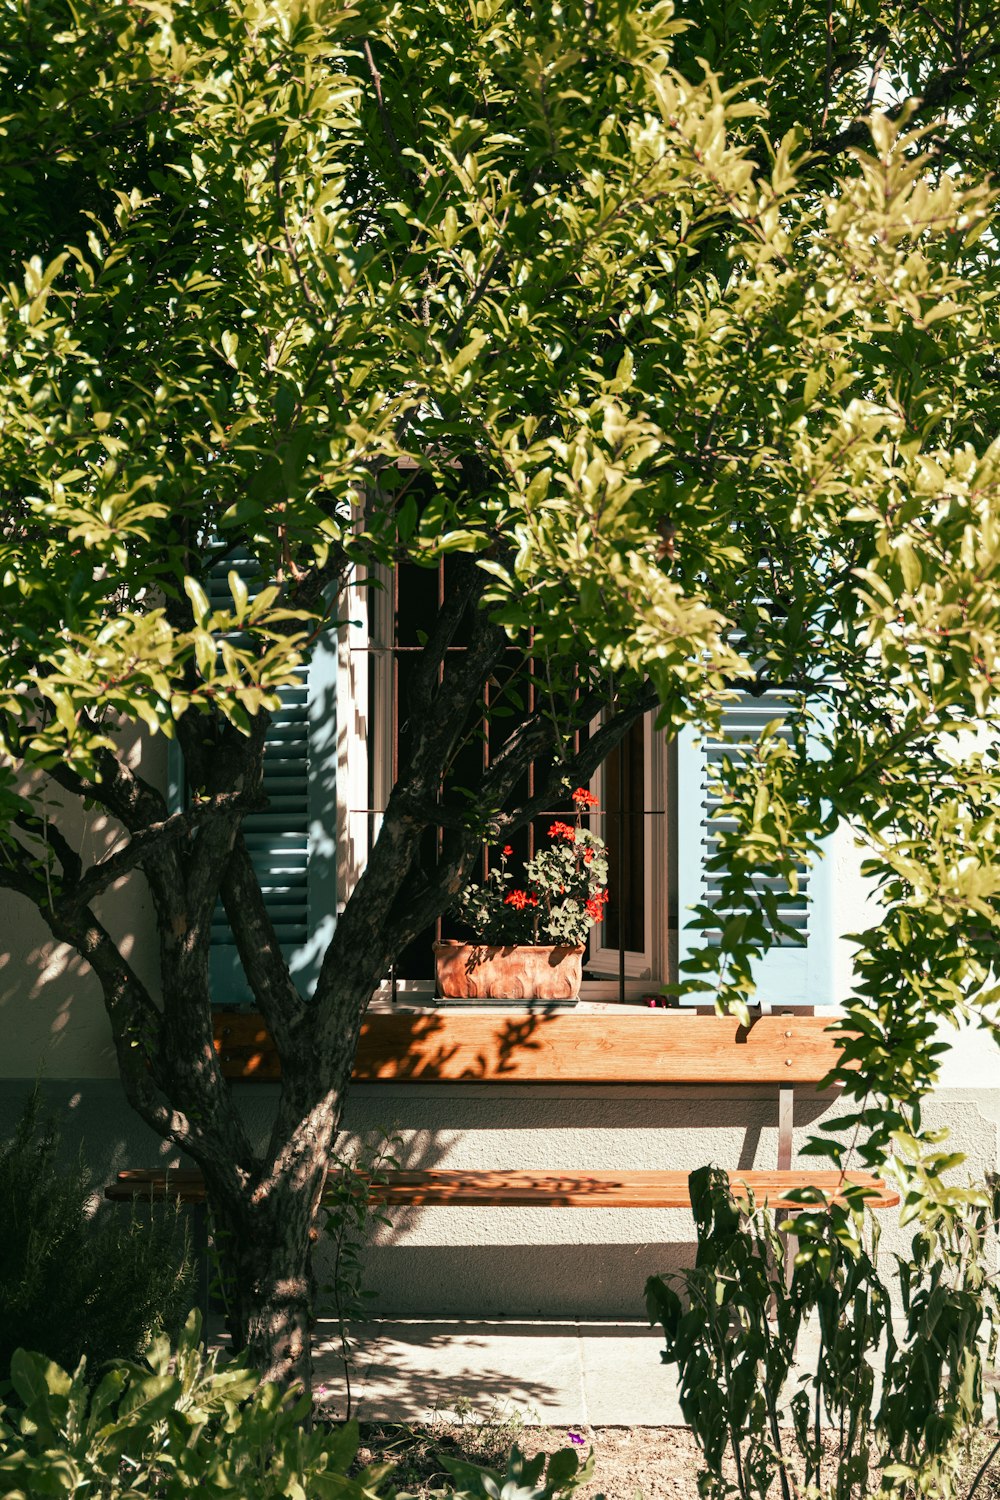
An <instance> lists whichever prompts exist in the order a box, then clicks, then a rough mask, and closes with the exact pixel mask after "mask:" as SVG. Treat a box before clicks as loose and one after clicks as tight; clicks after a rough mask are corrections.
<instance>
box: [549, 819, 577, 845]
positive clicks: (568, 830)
mask: <svg viewBox="0 0 1000 1500" xmlns="http://www.w3.org/2000/svg"><path fill="white" fill-rule="evenodd" d="M549 838H550V839H567V840H568V841H569V842H570V843H571V844H575V843H576V829H575V828H574V827H573V825H572V824H571V823H553V824H552V827H551V828H550V829H549Z"/></svg>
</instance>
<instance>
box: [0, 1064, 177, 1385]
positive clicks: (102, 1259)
mask: <svg viewBox="0 0 1000 1500" xmlns="http://www.w3.org/2000/svg"><path fill="white" fill-rule="evenodd" d="M58 1154H59V1137H58V1131H57V1129H56V1126H55V1123H54V1121H53V1120H52V1119H46V1120H43V1119H42V1118H41V1111H40V1106H39V1100H38V1096H37V1094H36V1095H34V1096H33V1097H32V1098H31V1100H29V1102H28V1105H27V1107H26V1109H25V1111H24V1114H23V1116H22V1118H21V1121H20V1123H19V1125H18V1127H17V1130H16V1131H15V1133H14V1135H13V1136H12V1137H11V1139H10V1140H8V1141H5V1142H3V1143H0V1224H2V1225H3V1233H2V1234H0V1370H6V1368H7V1366H8V1365H9V1363H10V1360H11V1356H12V1355H13V1352H14V1350H15V1349H16V1348H18V1347H19V1346H22V1345H23V1346H24V1347H27V1348H31V1349H38V1350H41V1351H42V1352H43V1353H44V1354H46V1355H47V1356H48V1357H49V1358H50V1359H53V1360H56V1361H57V1362H59V1363H60V1364H63V1365H66V1366H67V1367H69V1368H71V1369H72V1368H75V1367H76V1365H77V1363H78V1362H79V1360H80V1359H81V1357H83V1356H86V1359H87V1364H88V1368H89V1369H90V1370H91V1371H96V1370H97V1369H98V1367H99V1366H100V1365H102V1364H103V1363H105V1362H106V1361H107V1360H109V1359H113V1358H117V1357H119V1356H125V1357H135V1356H136V1355H137V1354H139V1353H140V1352H141V1350H142V1349H143V1348H145V1346H146V1344H147V1342H148V1340H149V1337H150V1334H151V1332H152V1331H153V1329H155V1328H157V1327H160V1326H165V1327H168V1328H171V1329H173V1330H174V1331H175V1332H176V1330H177V1329H178V1328H179V1326H180V1324H181V1322H182V1321H183V1317H184V1314H185V1312H186V1310H187V1308H188V1306H189V1305H190V1302H191V1285H192V1280H193V1278H192V1267H191V1260H190V1255H189V1250H188V1244H187V1237H186V1234H185V1232H184V1227H183V1223H182V1221H181V1220H180V1219H179V1218H178V1215H177V1213H176V1211H175V1210H173V1209H171V1208H165V1207H164V1208H156V1209H154V1208H152V1207H150V1210H149V1212H148V1215H147V1214H145V1213H143V1214H142V1216H140V1215H139V1214H138V1213H133V1215H132V1216H131V1217H130V1218H129V1219H128V1220H125V1221H123V1219H122V1217H121V1215H120V1214H111V1213H108V1214H99V1215H96V1216H94V1215H92V1214H91V1213H90V1212H89V1208H90V1203H91V1199H92V1196H93V1189H92V1185H91V1179H90V1175H89V1173H88V1171H87V1169H86V1168H85V1167H84V1165H83V1163H82V1161H79V1160H78V1161H77V1163H76V1164H75V1165H73V1166H70V1167H68V1168H64V1167H61V1166H60V1165H59V1162H58Z"/></svg>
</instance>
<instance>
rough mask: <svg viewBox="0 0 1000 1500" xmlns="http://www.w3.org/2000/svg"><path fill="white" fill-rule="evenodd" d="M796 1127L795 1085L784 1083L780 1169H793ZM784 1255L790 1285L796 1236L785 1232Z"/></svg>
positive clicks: (774, 1311) (781, 1088)
mask: <svg viewBox="0 0 1000 1500" xmlns="http://www.w3.org/2000/svg"><path fill="white" fill-rule="evenodd" d="M794 1129H795V1087H794V1085H793V1084H790V1083H783V1084H781V1085H780V1086H779V1088H778V1171H779V1172H790V1171H791V1169H792V1132H793V1130H794ZM781 1246H782V1256H781V1261H782V1265H781V1272H782V1275H783V1276H784V1279H785V1285H786V1286H788V1285H789V1283H790V1282H791V1279H792V1268H793V1266H794V1263H795V1236H794V1235H793V1234H783V1235H782V1236H781ZM771 1317H772V1318H775V1317H777V1308H776V1307H774V1306H772V1308H771Z"/></svg>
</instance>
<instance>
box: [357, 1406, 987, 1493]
mask: <svg viewBox="0 0 1000 1500" xmlns="http://www.w3.org/2000/svg"><path fill="white" fill-rule="evenodd" d="M570 1431H572V1432H573V1433H575V1434H576V1436H578V1437H582V1438H583V1439H584V1446H582V1447H581V1448H580V1452H581V1453H582V1454H585V1453H586V1452H587V1450H588V1449H589V1448H590V1446H591V1445H593V1448H594V1453H595V1458H596V1470H595V1476H594V1482H593V1483H592V1484H591V1485H589V1486H588V1487H587V1488H586V1489H585V1490H581V1491H579V1492H578V1493H579V1495H580V1500H592V1497H594V1496H596V1495H599V1494H603V1495H604V1496H606V1500H637V1497H641V1500H698V1483H697V1475H698V1460H699V1455H698V1449H697V1445H696V1444H695V1441H694V1438H693V1437H692V1436H691V1433H690V1432H689V1431H688V1430H687V1429H686V1428H682V1427H633V1428H627V1427H597V1428H589V1427H576V1428H572V1429H570ZM995 1440H996V1433H995V1432H992V1433H991V1432H986V1433H984V1434H983V1435H982V1437H981V1440H980V1441H979V1442H977V1444H976V1446H975V1451H974V1453H973V1457H972V1460H971V1461H970V1463H969V1466H968V1469H967V1472H966V1474H965V1475H964V1481H965V1482H964V1484H963V1486H962V1488H961V1489H960V1491H959V1497H964V1496H965V1495H966V1494H967V1493H968V1491H969V1488H970V1486H971V1484H972V1482H973V1478H974V1476H975V1474H976V1470H977V1468H978V1466H979V1464H980V1463H981V1462H982V1460H983V1459H984V1458H985V1457H986V1454H987V1453H988V1452H989V1450H990V1448H991V1447H992V1445H993V1443H994V1442H995ZM514 1442H516V1443H517V1444H518V1445H519V1446H520V1447H521V1448H522V1449H523V1450H524V1451H525V1452H526V1453H527V1454H529V1455H531V1454H534V1453H538V1452H540V1451H541V1450H542V1449H544V1450H545V1451H546V1452H549V1453H552V1452H555V1451H556V1450H557V1449H559V1448H565V1447H568V1446H569V1443H570V1435H569V1431H566V1430H564V1429H562V1428H553V1427H524V1426H522V1425H521V1423H520V1420H519V1419H516V1418H514V1419H511V1418H510V1417H505V1416H504V1415H503V1413H502V1412H494V1413H490V1414H488V1415H487V1416H486V1417H478V1416H477V1415H476V1414H475V1413H473V1412H466V1413H465V1414H464V1415H463V1414H459V1417H458V1419H457V1420H452V1419H445V1418H442V1419H440V1420H439V1421H437V1422H435V1423H434V1424H433V1425H432V1426H429V1427H403V1426H390V1425H388V1424H386V1425H379V1424H369V1425H364V1424H363V1425H362V1444H363V1447H362V1450H361V1453H360V1454H359V1459H360V1461H361V1462H362V1463H371V1462H374V1461H376V1460H383V1459H387V1460H389V1459H391V1460H392V1461H394V1462H395V1463H396V1464H397V1465H398V1468H397V1470H396V1474H395V1475H394V1483H395V1484H396V1485H397V1486H398V1487H399V1488H400V1489H403V1490H407V1491H409V1492H410V1493H412V1494H415V1495H418V1496H420V1497H421V1500H425V1497H429V1496H430V1495H431V1494H432V1493H433V1491H434V1490H435V1489H440V1488H442V1487H443V1486H444V1485H445V1484H446V1483H447V1482H448V1480H449V1475H448V1473H447V1471H446V1470H445V1468H444V1466H443V1465H442V1463H441V1454H442V1453H446V1454H452V1455H454V1456H455V1457H464V1458H468V1459H470V1460H471V1461H472V1462H473V1463H478V1464H486V1465H489V1466H494V1465H495V1466H499V1467H500V1468H503V1466H504V1461H505V1455H506V1453H507V1451H508V1449H509V1448H510V1446H511V1444H512V1443H514ZM975 1500H1000V1463H997V1464H994V1465H993V1466H992V1468H991V1469H990V1471H989V1472H988V1473H987V1474H986V1475H985V1476H984V1478H983V1480H982V1482H981V1483H980V1485H979V1487H978V1488H977V1490H976V1494H975Z"/></svg>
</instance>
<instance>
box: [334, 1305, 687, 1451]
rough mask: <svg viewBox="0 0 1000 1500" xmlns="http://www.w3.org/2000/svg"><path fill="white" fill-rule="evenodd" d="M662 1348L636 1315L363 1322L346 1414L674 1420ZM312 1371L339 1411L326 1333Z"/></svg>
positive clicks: (548, 1423) (550, 1423)
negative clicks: (632, 1318) (464, 1407)
mask: <svg viewBox="0 0 1000 1500" xmlns="http://www.w3.org/2000/svg"><path fill="white" fill-rule="evenodd" d="M320 1331H321V1338H322V1333H323V1325H321V1328H320ZM661 1347H662V1337H661V1336H660V1335H658V1334H657V1333H656V1331H655V1330H653V1329H651V1328H649V1327H648V1326H647V1325H646V1324H644V1323H638V1322H636V1323H597V1322H521V1321H518V1320H516V1319H511V1320H510V1321H509V1322H507V1321H502V1322H489V1323H485V1322H484V1323H478V1322H467V1321H462V1322H453V1321H444V1320H440V1321H439V1320H434V1321H429V1322H428V1321H423V1320H416V1319H405V1320H399V1321H388V1320H385V1321H380V1322H375V1323H370V1324H366V1325H365V1326H364V1327H363V1328H361V1329H359V1330H358V1348H357V1355H356V1358H355V1368H354V1374H353V1377H352V1380H353V1388H354V1403H355V1414H356V1415H357V1416H358V1417H359V1418H360V1419H361V1420H362V1421H369V1422H372V1421H387V1422H412V1423H421V1424H422V1423H427V1422H430V1421H433V1420H434V1417H435V1416H440V1415H442V1414H444V1413H447V1412H450V1411H453V1410H454V1408H455V1403H456V1401H458V1402H462V1403H464V1402H469V1403H470V1404H471V1406H472V1407H473V1408H474V1409H475V1410H476V1411H478V1412H480V1413H484V1412H486V1411H489V1410H493V1409H499V1410H501V1411H504V1412H506V1413H508V1414H511V1415H515V1414H516V1415H519V1416H520V1418H521V1420H522V1421H523V1422H526V1423H530V1424H532V1425H538V1426H542V1427H559V1426H563V1425H565V1426H575V1425H581V1424H582V1425H590V1426H595V1427H596V1426H611V1427H617V1426H627V1427H631V1426H650V1427H663V1426H668V1427H670V1426H680V1425H682V1423H683V1418H682V1417H681V1413H680V1408H679V1406H678V1404H677V1384H676V1379H675V1375H674V1371H673V1370H672V1369H668V1368H667V1367H666V1366H665V1365H663V1364H661V1363H660V1349H661ZM315 1378H316V1384H317V1386H323V1387H324V1389H325V1392H326V1393H327V1397H328V1400H329V1402H330V1405H331V1406H332V1407H333V1408H334V1409H338V1408H339V1407H340V1406H341V1402H342V1399H343V1373H342V1365H341V1362H340V1359H339V1357H338V1356H337V1354H336V1350H335V1344H334V1342H333V1341H332V1339H330V1338H323V1340H322V1342H321V1345H320V1352H319V1356H318V1360H317V1369H316V1377H315Z"/></svg>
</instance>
